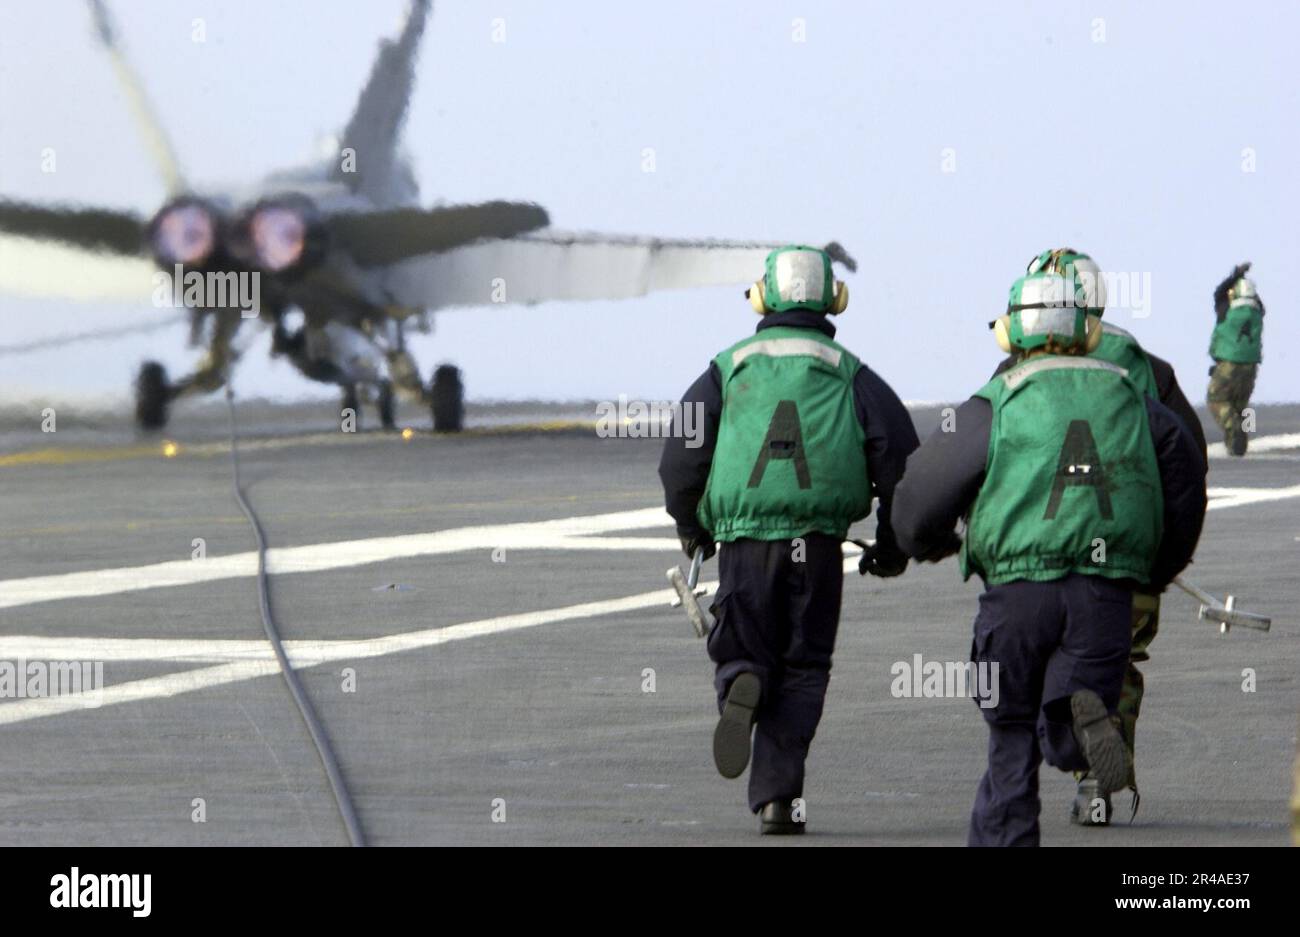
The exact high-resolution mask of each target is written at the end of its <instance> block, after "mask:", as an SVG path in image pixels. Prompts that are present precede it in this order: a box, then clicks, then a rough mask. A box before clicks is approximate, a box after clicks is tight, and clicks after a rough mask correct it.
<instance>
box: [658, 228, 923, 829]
mask: <svg viewBox="0 0 1300 937" xmlns="http://www.w3.org/2000/svg"><path fill="white" fill-rule="evenodd" d="M746 296H747V297H748V298H749V301H750V304H751V305H752V306H753V308H754V310H755V311H756V312H758V313H759V314H760V315H761V316H762V317H763V318H762V320H761V321H760V322H759V324H758V329H757V331H756V333H755V334H754V335H753V336H751V337H750V338H747V339H744V340H742V341H740V342H737V343H736V344H735V345H732V346H731V347H730V348H728V349H727V350H726V351H723V352H722V353H721V354H719V355H717V356H716V357H715V358H714V359H713V362H712V363H711V364H710V365H709V368H708V370H707V371H705V373H704V374H702V375H701V376H700V377H699V379H697V380H696V381H695V383H693V384H692V385H691V386H690V388H689V389H688V390H687V391H686V394H685V396H684V397H683V398H682V407H683V408H688V407H690V408H696V410H697V412H698V413H700V414H702V418H700V419H699V420H698V421H697V423H696V425H700V426H703V427H704V431H703V434H702V436H701V438H699V439H692V440H688V439H685V438H683V437H681V436H678V435H676V434H671V435H670V438H669V439H668V440H667V441H666V443H665V445H664V451H663V458H662V459H661V461H660V463H659V477H660V479H661V480H662V481H663V485H664V493H665V499H666V501H667V507H668V513H669V514H671V515H672V517H673V519H674V520H675V521H676V522H677V532H678V534H679V536H680V537H681V542H682V548H683V550H684V551H685V552H686V555H687V556H693V555H694V554H695V551H696V550H703V551H705V555H706V557H707V556H712V555H713V552H714V549H715V542H716V543H720V544H721V553H720V555H719V558H718V564H719V570H718V571H719V579H720V582H719V586H718V594H717V596H716V598H715V600H714V603H713V606H712V610H713V614H714V616H715V618H716V621H717V623H716V625H715V626H714V628H713V631H712V632H711V633H710V634H709V637H708V652H709V656H710V657H711V658H712V660H713V661H714V663H715V665H716V671H715V681H714V682H715V687H716V690H717V696H718V706H719V711H720V713H721V718H720V719H719V721H718V725H717V728H716V729H715V731H714V736H713V758H714V762H715V764H716V765H717V768H718V771H719V772H720V773H721V774H722V776H723V777H726V778H736V777H739V776H740V775H741V774H742V773H743V772H744V770H745V767H746V766H747V765H748V764H749V762H750V753H751V735H752V751H753V767H752V768H751V769H750V773H749V807H750V809H751V810H752V811H754V812H755V813H757V814H759V816H760V820H761V822H760V830H761V832H763V833H765V834H797V833H802V832H803V831H804V824H803V821H804V819H805V817H806V814H805V812H804V810H803V809H802V808H803V806H804V805H802V803H801V798H802V796H803V782H804V762H805V760H806V758H807V755H808V747H809V745H810V744H811V742H812V739H813V735H814V734H815V732H816V730H817V724H818V722H819V721H820V720H821V714H822V705H823V702H824V700H825V696H826V688H827V684H828V681H829V678H830V669H831V654H832V652H833V650H834V647H835V635H836V630H837V628H838V626H839V617H840V596H841V592H842V588H843V581H844V576H843V568H844V566H843V564H844V559H843V552H842V549H841V544H842V542H843V540H844V538H845V536H847V534H848V530H849V526H850V525H851V524H852V523H853V522H855V521H857V520H861V519H862V518H864V517H866V516H867V515H868V513H870V510H871V504H872V498H873V496H874V497H875V498H878V499H879V503H880V506H879V508H878V510H877V512H876V539H875V543H874V545H872V546H869V547H868V548H867V550H866V552H865V553H864V555H863V557H862V561H861V564H860V567H859V568H860V571H862V572H863V573H870V574H872V575H875V576H897V575H899V574H901V573H902V572H903V571H904V570H905V569H906V567H907V557H906V556H905V555H904V554H903V553H902V552H901V551H900V550H899V549H898V546H897V544H896V542H895V540H894V534H893V530H892V528H891V526H890V520H889V515H890V502H891V500H892V498H893V493H894V485H895V483H896V481H897V480H898V478H899V477H900V476H901V475H902V472H903V467H904V465H905V463H906V460H907V456H908V454H909V453H910V452H911V451H912V450H913V449H915V448H916V446H917V444H918V440H917V437H916V430H915V429H914V428H913V426H912V420H911V417H910V416H909V415H908V412H907V410H906V409H905V408H904V406H903V404H902V402H901V401H900V400H899V399H898V396H897V395H896V394H895V393H894V392H893V390H891V389H890V387H889V385H887V384H886V383H885V382H884V381H883V380H881V379H880V378H879V377H878V376H877V375H876V374H875V373H874V372H873V371H871V369H870V368H868V367H867V366H866V365H864V364H862V363H861V362H860V361H859V360H858V359H857V358H856V357H855V356H854V355H853V354H851V353H850V352H849V351H848V350H847V349H845V348H844V347H842V346H841V345H839V344H837V343H836V342H835V340H834V336H835V326H834V325H832V324H831V322H830V320H829V318H828V316H830V315H835V314H838V313H840V312H843V311H844V308H845V306H846V305H847V303H848V287H847V286H845V285H844V284H843V283H840V282H838V281H836V280H835V279H834V278H833V276H832V271H831V258H830V257H829V256H828V255H827V254H826V253H825V252H824V251H821V250H817V249H814V248H810V247H802V246H793V247H785V248H781V249H779V250H775V251H773V252H772V253H771V254H769V255H768V257H767V264H766V271H765V273H764V276H763V278H762V279H761V280H759V281H758V282H757V283H755V284H754V285H753V286H752V287H750V289H749V290H748V291H747V293H746ZM755 726H756V728H755Z"/></svg>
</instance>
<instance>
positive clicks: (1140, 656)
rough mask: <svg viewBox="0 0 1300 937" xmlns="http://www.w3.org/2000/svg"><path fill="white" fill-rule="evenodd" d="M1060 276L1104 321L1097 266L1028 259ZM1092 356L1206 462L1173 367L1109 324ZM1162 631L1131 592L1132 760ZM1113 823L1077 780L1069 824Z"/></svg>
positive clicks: (1083, 257)
mask: <svg viewBox="0 0 1300 937" xmlns="http://www.w3.org/2000/svg"><path fill="white" fill-rule="evenodd" d="M1040 271H1041V272H1043V273H1056V274H1060V275H1061V276H1064V277H1066V278H1070V277H1074V278H1076V279H1077V280H1078V282H1079V286H1080V288H1081V289H1082V290H1083V293H1084V297H1085V299H1084V302H1085V305H1084V311H1085V312H1086V313H1087V314H1088V315H1091V316H1096V317H1097V318H1098V319H1100V318H1101V317H1102V316H1103V315H1104V313H1105V310H1106V282H1105V278H1104V276H1103V274H1102V272H1101V269H1100V268H1099V267H1098V266H1097V263H1096V262H1095V261H1094V260H1093V259H1092V258H1091V257H1089V256H1088V255H1087V254H1085V253H1083V252H1082V251H1077V250H1075V249H1074V248H1071V247H1061V248H1057V249H1055V250H1047V251H1043V252H1042V253H1040V254H1038V255H1037V256H1035V257H1034V258H1033V259H1031V260H1030V261H1029V265H1028V266H1027V268H1026V270H1025V272H1026V273H1027V274H1034V273H1038V272H1040ZM1089 356H1090V357H1093V358H1100V359H1101V360H1102V361H1109V362H1110V363H1111V364H1115V365H1119V366H1120V367H1121V368H1123V369H1124V370H1125V371H1127V372H1128V378H1129V380H1130V381H1132V382H1133V383H1134V384H1136V385H1137V386H1138V388H1139V389H1140V390H1141V391H1142V392H1143V393H1144V394H1146V395H1147V396H1149V397H1154V398H1155V399H1157V400H1159V401H1160V402H1161V403H1163V404H1164V405H1165V406H1166V407H1168V408H1169V409H1170V410H1172V411H1173V412H1174V414H1175V415H1177V416H1178V418H1179V419H1180V420H1182V421H1183V425H1184V426H1186V427H1187V429H1188V430H1189V431H1190V432H1191V434H1192V436H1193V438H1194V439H1195V440H1196V445H1197V448H1198V449H1199V450H1200V453H1201V456H1202V458H1204V457H1205V432H1204V431H1203V430H1202V428H1201V421H1200V418H1199V417H1198V416H1197V415H1196V411H1195V410H1194V409H1193V408H1192V405H1191V403H1190V402H1188V400H1187V397H1186V395H1184V394H1183V391H1182V388H1181V387H1179V386H1178V378H1177V377H1175V375H1174V369H1173V366H1172V365H1171V364H1169V362H1167V361H1165V360H1164V359H1163V358H1159V357H1157V356H1156V355H1153V354H1151V353H1150V352H1148V351H1146V350H1145V349H1143V348H1142V346H1141V345H1139V344H1138V341H1137V339H1136V338H1134V337H1133V336H1132V335H1131V334H1130V333H1128V332H1126V331H1125V330H1124V329H1121V328H1119V327H1118V326H1115V325H1112V324H1111V323H1109V322H1105V321H1102V322H1101V337H1100V338H1099V339H1098V340H1097V347H1096V349H1095V350H1093V351H1091V352H1089ZM1022 357H1023V353H1022V352H1021V351H1020V350H1019V349H1017V348H1014V347H1013V348H1012V350H1011V354H1009V355H1008V356H1007V357H1006V358H1005V359H1004V360H1003V361H1002V363H1001V364H1000V365H998V369H997V371H995V372H994V373H995V375H997V374H1001V373H1002V372H1003V371H1005V370H1007V369H1008V368H1011V367H1014V366H1015V365H1016V364H1018V363H1019V362H1020V360H1021V359H1022ZM1159 628H1160V595H1159V593H1156V592H1152V591H1151V590H1149V589H1145V588H1140V589H1136V590H1134V592H1133V629H1132V630H1133V647H1132V650H1131V651H1130V653H1129V664H1128V670H1127V672H1126V673H1125V674H1124V688H1123V690H1122V691H1121V693H1120V700H1119V715H1120V732H1121V733H1122V734H1123V736H1124V742H1125V744H1126V745H1127V746H1128V750H1129V755H1130V757H1132V756H1134V754H1135V750H1134V746H1135V742H1136V737H1137V719H1138V715H1139V714H1140V713H1141V710H1142V698H1143V695H1144V693H1145V682H1144V680H1143V677H1142V672H1141V671H1140V670H1138V668H1137V665H1138V664H1139V663H1143V662H1145V661H1148V660H1150V659H1151V655H1150V654H1149V653H1148V648H1149V647H1150V645H1151V642H1152V641H1153V640H1154V639H1155V636H1156V633H1157V631H1158V630H1159ZM1126 786H1127V787H1131V788H1132V789H1133V810H1134V813H1136V812H1137V804H1138V794H1137V773H1136V768H1135V769H1134V773H1133V776H1132V777H1130V778H1129V784H1128V785H1126ZM1098 800H1100V801H1101V804H1102V809H1101V810H1092V809H1089V807H1090V805H1091V804H1094V803H1096V802H1097V801H1098ZM1110 819H1111V803H1110V797H1109V795H1106V796H1103V795H1101V794H1100V793H1099V792H1098V790H1097V781H1096V779H1095V778H1092V777H1089V776H1088V775H1086V774H1084V775H1083V776H1081V777H1080V778H1079V786H1078V791H1077V792H1076V794H1075V798H1074V802H1073V804H1071V807H1070V820H1071V822H1073V823H1077V824H1079V825H1080V826H1106V825H1108V824H1109V823H1110Z"/></svg>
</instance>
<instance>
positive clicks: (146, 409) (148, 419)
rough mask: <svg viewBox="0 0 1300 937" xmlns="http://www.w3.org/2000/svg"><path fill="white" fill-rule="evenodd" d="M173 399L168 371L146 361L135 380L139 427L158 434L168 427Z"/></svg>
mask: <svg viewBox="0 0 1300 937" xmlns="http://www.w3.org/2000/svg"><path fill="white" fill-rule="evenodd" d="M171 399H172V389H171V385H170V384H169V383H168V382H167V369H166V368H164V367H163V366H162V365H161V364H159V363H158V362H157V361H146V362H145V363H144V364H142V365H141V366H140V373H139V375H138V376H137V377H136V379H135V421H136V423H137V424H138V425H139V427H140V428H141V429H142V430H145V431H146V432H156V431H158V430H160V429H162V428H163V427H164V426H166V425H167V409H168V405H169V404H170V403H171Z"/></svg>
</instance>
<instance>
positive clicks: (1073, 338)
mask: <svg viewBox="0 0 1300 937" xmlns="http://www.w3.org/2000/svg"><path fill="white" fill-rule="evenodd" d="M1083 302H1084V292H1083V287H1082V285H1081V284H1080V283H1079V282H1078V280H1076V279H1074V278H1073V277H1065V276H1061V275H1059V274H1056V273H1045V272H1041V271H1040V272H1038V273H1030V274H1027V275H1026V276H1023V277H1021V278H1020V279H1018V280H1016V282H1015V283H1012V284H1011V295H1010V296H1009V297H1008V299H1007V314H1006V317H1005V319H1004V320H999V321H998V322H994V323H991V326H993V327H994V328H995V329H996V330H997V331H998V333H999V334H998V342H999V344H1005V345H1006V346H1009V347H1006V349H1005V350H1007V351H1010V350H1011V349H1012V348H1016V349H1019V350H1020V351H1032V350H1033V349H1035V348H1042V347H1043V346H1044V345H1046V344H1047V343H1048V342H1049V341H1054V342H1055V343H1056V344H1057V345H1059V346H1064V347H1078V348H1084V347H1085V346H1086V345H1087V341H1088V310H1087V309H1086V308H1085V307H1084V305H1083ZM998 326H1002V328H1000V329H999V328H998ZM1004 338H1005V343H1004Z"/></svg>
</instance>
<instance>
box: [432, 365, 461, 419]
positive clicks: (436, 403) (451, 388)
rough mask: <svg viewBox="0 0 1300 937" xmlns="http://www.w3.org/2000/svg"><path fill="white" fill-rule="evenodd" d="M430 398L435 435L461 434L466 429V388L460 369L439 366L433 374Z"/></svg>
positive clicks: (452, 366)
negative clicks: (462, 381)
mask: <svg viewBox="0 0 1300 937" xmlns="http://www.w3.org/2000/svg"><path fill="white" fill-rule="evenodd" d="M429 398H430V400H431V401H432V405H433V431H434V432H435V433H459V432H460V431H461V430H462V429H464V428H465V386H464V385H463V384H462V383H461V382H460V368H457V367H456V366H454V365H450V364H441V365H439V366H438V368H437V369H436V370H435V371H434V372H433V386H432V387H431V388H430V389H429Z"/></svg>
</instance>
